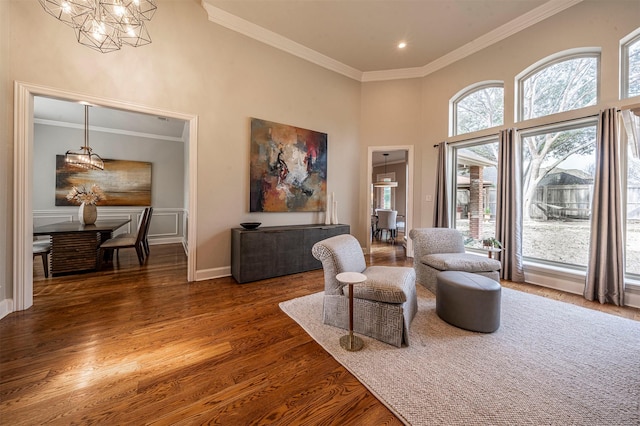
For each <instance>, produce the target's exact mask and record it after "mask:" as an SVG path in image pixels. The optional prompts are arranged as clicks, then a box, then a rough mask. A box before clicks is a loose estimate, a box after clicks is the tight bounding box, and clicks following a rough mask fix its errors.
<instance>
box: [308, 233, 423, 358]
mask: <svg viewBox="0 0 640 426" xmlns="http://www.w3.org/2000/svg"><path fill="white" fill-rule="evenodd" d="M311 251H312V253H313V256H314V257H315V258H316V259H318V260H320V261H321V262H322V268H323V270H324V306H323V314H322V315H323V322H324V323H325V324H329V325H332V326H334V327H340V328H344V329H348V327H349V286H348V285H345V284H343V283H341V282H339V281H338V280H337V279H336V275H337V274H339V273H341V272H360V273H362V274H364V275H366V277H367V280H366V281H365V282H363V283H361V284H356V285H354V286H353V311H354V313H353V330H354V331H355V332H356V333H359V334H363V335H366V336H370V337H373V338H374V339H377V340H381V341H383V342H385V343H388V344H390V345H394V346H397V347H400V346H402V345H403V344H405V345H409V326H410V324H411V321H412V320H413V317H414V316H415V314H416V312H417V311H418V301H417V296H416V275H415V271H414V270H413V268H407V267H400V266H369V267H367V266H366V262H365V259H364V255H363V253H362V249H361V248H360V243H359V242H358V240H357V239H356V238H355V237H353V236H352V235H349V234H344V235H337V236H335V237H331V238H327V239H325V240H322V241H320V242H317V243H316V244H314V246H313V248H312V250H311Z"/></svg>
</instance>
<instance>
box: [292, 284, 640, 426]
mask: <svg viewBox="0 0 640 426" xmlns="http://www.w3.org/2000/svg"><path fill="white" fill-rule="evenodd" d="M322 297H323V294H322V293H316V294H312V295H310V296H305V297H301V298H298V299H293V300H289V301H286V302H283V303H281V304H280V307H281V309H282V310H283V311H284V312H286V313H287V314H288V315H289V316H290V317H291V318H293V319H294V320H295V321H296V322H298V324H300V325H301V326H302V327H303V328H304V329H305V330H306V331H307V332H308V333H309V334H310V335H311V336H312V337H313V338H314V339H315V340H316V341H317V342H318V343H320V345H322V347H324V348H325V349H326V350H327V351H328V352H329V353H330V354H331V355H332V356H333V357H334V358H335V359H336V360H337V361H338V362H339V363H341V364H342V365H343V366H345V367H346V368H347V369H348V370H349V371H350V372H351V373H352V374H353V375H355V376H356V377H357V378H358V380H360V382H362V384H363V385H364V386H366V387H367V388H368V389H369V390H370V391H371V392H372V393H373V394H374V395H375V396H376V397H377V398H378V399H379V400H380V401H382V402H383V403H384V404H385V405H387V407H389V409H391V410H392V411H393V412H394V413H395V414H396V415H397V416H398V417H399V418H400V419H401V420H402V421H403V422H405V423H406V424H411V425H523V424H526V425H607V426H611V425H640V322H637V321H633V320H629V319H625V318H620V317H616V316H612V315H609V314H605V313H602V312H598V311H593V310H590V309H586V308H581V307H578V306H575V305H570V304H567V303H563V302H559V301H556V300H551V299H547V298H544V297H540V296H535V295H531V294H527V293H523V292H519V291H516V290H511V289H508V288H503V293H502V316H501V326H500V328H499V329H498V331H496V332H495V333H492V334H482V333H473V332H469V331H465V330H461V329H458V328H456V327H453V326H451V325H449V324H447V323H446V322H444V321H442V320H441V319H440V318H439V317H438V316H437V315H436V312H435V298H434V296H433V294H432V293H430V292H429V291H427V290H426V289H424V288H423V287H421V286H418V297H419V299H418V305H419V311H418V313H417V315H416V317H415V319H414V320H413V322H412V324H411V333H410V343H411V345H410V346H409V347H403V348H396V347H393V346H390V345H387V344H385V343H381V342H379V341H377V340H373V339H371V338H368V337H363V340H364V341H365V347H364V348H363V349H362V350H361V351H360V352H347V351H345V350H344V349H342V348H341V347H340V344H339V342H338V340H339V338H340V336H342V335H344V334H346V333H345V330H342V329H339V328H335V327H331V326H327V325H324V324H322Z"/></svg>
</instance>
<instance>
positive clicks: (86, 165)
mask: <svg viewBox="0 0 640 426" xmlns="http://www.w3.org/2000/svg"><path fill="white" fill-rule="evenodd" d="M64 160H65V161H66V163H67V164H69V165H72V166H76V167H81V168H83V169H97V170H104V161H102V158H100V156H99V155H98V154H94V153H93V150H92V149H91V148H89V105H85V106H84V146H81V147H80V151H71V150H69V151H67V153H66V154H65V155H64Z"/></svg>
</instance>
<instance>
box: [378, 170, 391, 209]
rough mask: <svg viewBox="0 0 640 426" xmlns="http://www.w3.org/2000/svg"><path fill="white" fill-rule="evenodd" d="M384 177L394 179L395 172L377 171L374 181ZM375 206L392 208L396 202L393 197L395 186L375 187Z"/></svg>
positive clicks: (382, 179) (379, 180)
mask: <svg viewBox="0 0 640 426" xmlns="http://www.w3.org/2000/svg"><path fill="white" fill-rule="evenodd" d="M385 179H389V180H391V181H395V180H396V173H395V172H389V173H379V174H377V175H376V181H377V182H381V181H384V180H385ZM375 190H376V191H375V202H374V205H375V208H376V209H393V208H395V204H396V197H395V195H396V194H395V188H391V187H388V186H385V187H379V188H375Z"/></svg>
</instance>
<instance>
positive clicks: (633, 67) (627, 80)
mask: <svg viewBox="0 0 640 426" xmlns="http://www.w3.org/2000/svg"><path fill="white" fill-rule="evenodd" d="M622 58H623V64H622V68H623V69H622V74H623V79H622V84H623V90H622V93H623V94H624V97H627V98H631V97H633V96H640V34H638V35H637V36H636V37H634V38H632V39H631V40H630V41H629V42H628V43H625V44H624V45H623V46H622Z"/></svg>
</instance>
